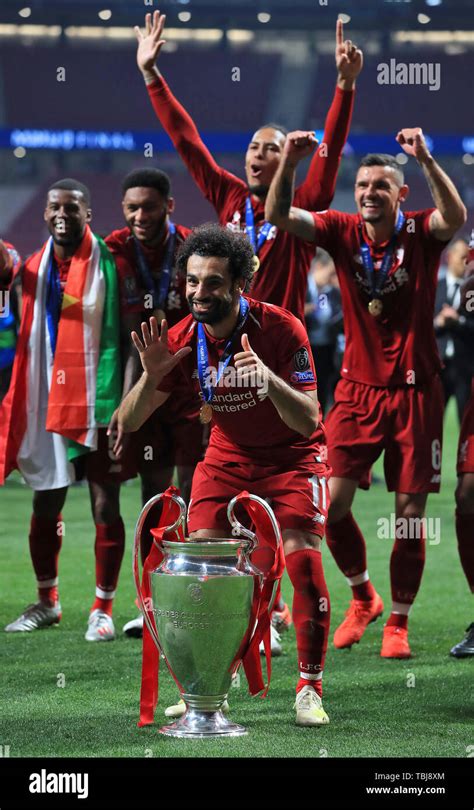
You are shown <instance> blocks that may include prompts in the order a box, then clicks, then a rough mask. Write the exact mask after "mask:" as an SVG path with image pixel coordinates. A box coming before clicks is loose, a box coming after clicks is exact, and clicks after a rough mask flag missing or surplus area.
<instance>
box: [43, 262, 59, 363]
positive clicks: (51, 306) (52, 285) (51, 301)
mask: <svg viewBox="0 0 474 810" xmlns="http://www.w3.org/2000/svg"><path fill="white" fill-rule="evenodd" d="M61 298H62V292H61V282H60V280H59V270H58V268H57V265H56V262H55V261H54V253H53V248H52V247H51V258H50V261H49V267H48V279H47V287H46V323H47V326H48V332H49V341H50V344H51V352H52V355H53V357H54V354H55V352H56V342H57V339H58V325H59V315H60V312H61Z"/></svg>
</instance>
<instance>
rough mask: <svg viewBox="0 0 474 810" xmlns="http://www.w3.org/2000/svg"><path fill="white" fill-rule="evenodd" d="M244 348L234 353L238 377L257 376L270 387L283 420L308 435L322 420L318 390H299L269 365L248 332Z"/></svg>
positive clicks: (310, 434) (269, 396)
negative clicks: (260, 355)
mask: <svg viewBox="0 0 474 810" xmlns="http://www.w3.org/2000/svg"><path fill="white" fill-rule="evenodd" d="M242 349H243V351H241V352H237V354H235V355H234V365H235V368H236V369H237V372H238V375H239V379H240V380H241V381H242V382H245V380H246V376H247V375H256V374H257V375H258V377H259V378H260V379H262V380H264V381H265V382H266V384H267V388H268V398H269V399H270V400H271V401H272V403H273V405H274V406H275V408H276V410H277V411H278V415H279V417H280V419H282V420H283V422H284V423H285V425H287V426H288V427H289V428H291V430H295V431H296V432H297V433H301V435H302V436H306V438H309V437H310V436H312V435H313V433H314V431H315V430H316V428H317V427H318V423H319V406H318V397H317V393H316V389H315V390H314V391H296V390H295V389H294V388H292V387H291V386H290V385H288V384H287V383H286V382H285V381H284V380H282V379H281V377H278V375H277V374H275V372H273V371H271V370H270V369H269V368H268V366H266V365H265V364H264V363H263V362H262V361H261V359H260V358H259V357H258V355H257V354H256V353H255V352H254V351H253V349H252V347H251V346H250V343H249V339H248V335H246V334H243V335H242Z"/></svg>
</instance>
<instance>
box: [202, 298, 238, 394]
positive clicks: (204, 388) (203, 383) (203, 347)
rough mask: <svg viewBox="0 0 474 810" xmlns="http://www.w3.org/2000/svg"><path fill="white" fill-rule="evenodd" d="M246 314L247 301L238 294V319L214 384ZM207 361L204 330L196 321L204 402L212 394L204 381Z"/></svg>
mask: <svg viewBox="0 0 474 810" xmlns="http://www.w3.org/2000/svg"><path fill="white" fill-rule="evenodd" d="M248 314H249V304H248V301H247V300H246V299H245V298H243V297H242V296H240V315H239V320H238V321H237V326H236V327H235V329H234V331H233V332H232V334H231V336H230V338H229V340H228V341H227V343H226V345H225V348H224V351H223V352H222V356H221V359H220V360H219V369H218V372H217V380H216V386H217V385H218V384H219V382H220V380H221V378H222V375H223V373H224V371H225V369H226V368H227V366H228V365H229V363H230V360H231V357H232V341H233V340H234V337H235V335H236V333H237V332H238V331H239V329H241V328H242V327H243V325H244V323H245V321H246V320H247V315H248ZM208 363H209V354H208V351H207V340H206V330H205V329H204V324H203V323H198V339H197V366H198V376H199V385H200V387H201V393H202V398H203V400H204V402H211V400H212V398H213V396H214V388H213V387H212V386H207V385H206V384H205V381H204V377H205V374H206V369H207V368H208Z"/></svg>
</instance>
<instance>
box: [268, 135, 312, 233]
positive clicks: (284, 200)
mask: <svg viewBox="0 0 474 810" xmlns="http://www.w3.org/2000/svg"><path fill="white" fill-rule="evenodd" d="M316 143H317V141H316V138H315V135H314V132H301V131H297V132H290V133H289V134H288V135H287V138H286V143H285V146H284V150H283V157H282V159H281V161H280V165H279V167H278V169H277V171H276V174H275V176H274V178H273V180H272V183H271V186H270V189H269V191H268V194H267V198H266V201H265V219H266V220H268V221H269V222H271V223H272V224H273V225H277V226H278V227H279V228H281V229H282V230H284V231H288V232H289V233H292V234H294V235H295V236H300V237H301V238H302V239H307V240H308V241H310V242H313V241H315V239H316V228H315V225H314V219H313V217H312V216H311V214H310V213H309V211H305V210H303V209H302V208H295V207H294V206H292V204H291V203H292V201H293V196H294V187H295V172H296V166H297V165H298V163H299V162H300V160H303V158H305V157H306V156H307V155H309V154H311V152H312V151H313V150H314V149H315V147H316Z"/></svg>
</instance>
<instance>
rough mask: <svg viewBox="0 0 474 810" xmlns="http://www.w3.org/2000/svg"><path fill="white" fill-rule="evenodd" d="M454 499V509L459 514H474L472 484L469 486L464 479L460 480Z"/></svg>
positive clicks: (473, 489) (473, 487) (473, 484)
mask: <svg viewBox="0 0 474 810" xmlns="http://www.w3.org/2000/svg"><path fill="white" fill-rule="evenodd" d="M455 497H456V509H457V511H458V512H459V514H461V515H472V514H474V482H473V483H472V484H471V485H469V484H468V482H467V481H466V480H465V479H464V478H461V479H460V480H459V483H458V485H457V487H456V492H455Z"/></svg>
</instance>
